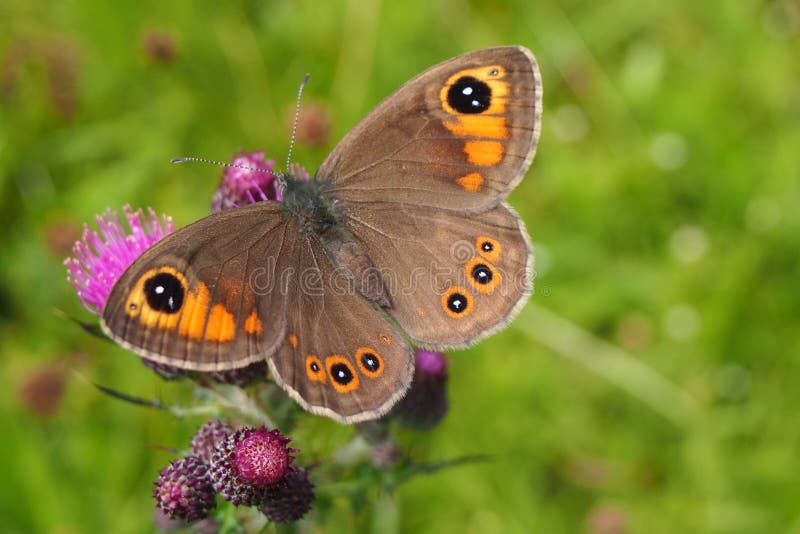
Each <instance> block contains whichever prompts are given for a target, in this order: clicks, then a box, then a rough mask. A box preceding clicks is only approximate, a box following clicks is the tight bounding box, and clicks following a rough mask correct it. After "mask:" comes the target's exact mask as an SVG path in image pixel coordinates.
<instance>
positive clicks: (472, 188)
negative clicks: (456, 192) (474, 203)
mask: <svg viewBox="0 0 800 534" xmlns="http://www.w3.org/2000/svg"><path fill="white" fill-rule="evenodd" d="M456 183H457V184H458V185H460V186H461V187H463V188H464V190H465V191H469V192H470V193H477V192H478V191H480V189H481V186H482V185H483V176H482V175H481V173H479V172H471V173H469V174H467V175H464V176H462V177H461V178H457V179H456Z"/></svg>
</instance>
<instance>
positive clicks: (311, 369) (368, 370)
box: [306, 347, 383, 393]
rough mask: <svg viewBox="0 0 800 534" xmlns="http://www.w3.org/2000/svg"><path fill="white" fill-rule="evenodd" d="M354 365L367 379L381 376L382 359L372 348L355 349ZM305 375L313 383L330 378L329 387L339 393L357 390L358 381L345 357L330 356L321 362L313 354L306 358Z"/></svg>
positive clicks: (323, 381)
mask: <svg viewBox="0 0 800 534" xmlns="http://www.w3.org/2000/svg"><path fill="white" fill-rule="evenodd" d="M355 360H356V364H357V365H358V369H359V370H360V371H361V373H362V374H363V375H364V376H366V377H367V378H378V377H379V376H381V375H382V374H383V358H382V357H381V355H380V354H379V353H378V351H376V350H375V349H373V348H372V347H359V348H358V349H356V357H355ZM306 373H307V374H308V378H310V379H311V380H313V381H315V382H321V383H325V382H327V380H328V376H330V377H331V385H332V386H333V388H334V389H335V390H336V391H338V392H339V393H349V392H351V391H355V390H357V389H358V387H359V385H360V380H359V377H358V373H357V372H356V369H355V367H354V366H353V364H352V363H351V362H350V360H349V359H347V358H346V357H345V356H342V355H341V354H331V355H330V356H328V357H326V358H325V365H323V364H322V360H320V359H319V357H318V356H316V355H314V354H309V355H308V356H306Z"/></svg>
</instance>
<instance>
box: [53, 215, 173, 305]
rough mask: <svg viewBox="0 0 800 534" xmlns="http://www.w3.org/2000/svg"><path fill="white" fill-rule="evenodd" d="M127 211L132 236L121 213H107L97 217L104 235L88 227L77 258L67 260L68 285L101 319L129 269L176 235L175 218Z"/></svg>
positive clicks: (74, 250) (78, 245) (74, 249)
mask: <svg viewBox="0 0 800 534" xmlns="http://www.w3.org/2000/svg"><path fill="white" fill-rule="evenodd" d="M123 211H124V213H125V217H126V218H127V220H128V227H129V228H130V233H127V231H126V228H125V226H124V225H123V223H122V221H121V220H120V217H119V214H118V213H116V212H113V211H111V210H110V209H109V210H106V212H105V214H103V215H98V216H97V217H96V220H97V226H98V228H99V230H100V233H98V232H95V231H94V230H91V229H90V228H89V225H87V224H84V227H83V237H82V238H81V240H80V241H77V242H76V243H75V245H74V246H73V247H72V253H73V254H74V255H75V257H73V258H67V259H66V260H64V265H66V267H67V281H68V282H69V283H70V285H71V286H72V287H73V289H75V291H76V292H77V293H78V298H79V299H80V300H81V303H82V304H83V307H84V308H86V309H87V310H88V311H89V312H90V313H92V314H94V315H97V316H99V315H100V314H101V313H102V312H103V307H104V306H105V303H106V299H107V298H108V295H109V293H111V288H112V287H113V286H114V284H115V283H116V281H117V280H118V279H119V277H120V276H121V275H122V273H123V272H125V269H127V268H128V266H129V265H130V264H131V263H133V262H134V260H136V258H138V257H139V256H140V255H141V254H142V252H144V251H145V250H146V249H147V248H148V247H150V246H151V245H153V243H155V242H157V241H158V240H160V239H161V238H163V237H164V236H165V235H168V234H171V233H172V232H174V231H175V225H174V224H173V222H172V218H171V217H168V216H166V215H164V216H162V217H161V218H160V219H159V217H158V216H157V215H156V213H155V212H154V211H153V210H152V209H150V208H148V210H147V214H146V215H145V213H144V211H143V210H141V209H138V210H134V209H133V208H131V207H130V206H125V207H124V208H123Z"/></svg>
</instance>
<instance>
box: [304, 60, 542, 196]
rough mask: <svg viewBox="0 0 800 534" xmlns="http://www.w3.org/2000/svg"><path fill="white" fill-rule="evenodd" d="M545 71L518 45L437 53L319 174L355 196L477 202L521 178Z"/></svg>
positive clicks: (335, 190)
mask: <svg viewBox="0 0 800 534" xmlns="http://www.w3.org/2000/svg"><path fill="white" fill-rule="evenodd" d="M540 118H541V81H540V77H539V71H538V67H537V65H536V61H535V60H534V58H533V56H532V55H531V53H530V52H529V51H528V50H527V49H525V48H522V47H500V48H490V49H486V50H479V51H476V52H472V53H469V54H464V55H462V56H459V57H456V58H454V59H451V60H449V61H446V62H444V63H441V64H439V65H437V66H435V67H432V68H431V69H429V70H427V71H425V72H424V73H422V74H420V75H419V76H417V77H416V78H414V79H412V80H411V81H410V82H408V83H407V84H405V85H404V86H403V87H401V88H400V89H399V90H398V91H397V92H395V93H394V94H392V95H391V96H389V97H388V98H387V99H386V100H385V101H383V102H382V103H381V104H379V105H378V106H377V107H376V108H375V109H374V110H373V111H372V112H370V113H369V115H367V116H366V118H364V119H363V120H362V121H361V122H360V123H359V124H358V125H356V127H355V128H353V130H351V131H350V133H349V134H347V136H345V138H344V139H343V140H342V141H341V142H340V143H339V145H338V146H337V147H336V148H335V149H334V151H333V152H332V153H331V155H330V156H329V157H328V158H327V159H326V160H325V162H324V163H323V164H322V166H321V167H320V169H319V171H318V173H317V176H319V177H321V178H324V179H327V180H330V181H331V186H330V189H329V193H330V194H331V195H332V196H334V197H335V198H338V199H340V200H342V201H349V202H352V203H356V202H358V203H369V202H394V203H404V204H414V205H425V206H431V207H436V208H452V209H460V210H469V211H473V210H480V209H485V208H487V207H490V206H492V205H494V204H496V203H497V202H499V200H500V199H501V198H503V197H505V195H506V194H507V193H508V192H509V191H510V190H511V189H512V188H513V187H514V186H515V185H516V184H517V183H518V182H519V180H521V179H522V176H523V175H524V173H525V171H526V170H527V168H528V166H529V164H530V161H531V159H532V158H533V154H534V151H535V148H536V143H537V139H538V137H539V128H540V126H539V124H540Z"/></svg>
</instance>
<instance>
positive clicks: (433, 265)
mask: <svg viewBox="0 0 800 534" xmlns="http://www.w3.org/2000/svg"><path fill="white" fill-rule="evenodd" d="M345 226H347V227H348V228H349V229H350V230H351V231H352V233H353V235H355V236H356V238H357V239H359V240H361V241H362V242H364V243H367V244H368V248H369V250H370V252H371V255H372V259H373V261H374V262H375V265H376V266H377V268H378V270H379V271H380V272H381V273H382V275H383V278H384V280H385V282H386V284H387V286H388V287H389V288H391V289H390V293H391V294H392V306H391V308H389V309H388V310H387V311H388V312H389V314H390V315H391V316H392V317H393V318H394V319H395V320H396V321H397V323H398V324H399V325H400V326H401V327H402V328H403V330H404V331H405V332H406V334H407V335H408V336H409V337H410V338H411V339H412V340H413V341H414V342H415V343H417V344H419V345H423V346H426V347H430V348H438V349H445V348H452V347H462V346H465V345H469V344H471V343H474V342H476V341H478V340H480V339H482V338H484V337H486V336H488V335H490V334H491V333H492V332H494V331H496V330H498V329H500V328H502V327H503V326H505V325H506V324H508V323H509V322H510V321H511V319H512V318H513V316H514V315H516V312H517V311H519V309H520V308H521V307H522V305H523V304H524V303H525V301H526V300H527V298H528V296H529V295H530V293H531V290H532V287H533V252H532V248H531V243H530V238H529V237H528V234H527V232H526V231H525V227H524V225H523V223H522V221H521V220H520V218H519V217H518V216H517V214H516V213H514V211H513V210H512V209H511V207H510V206H508V205H507V204H505V203H501V204H499V205H497V206H495V207H494V208H491V209H489V210H487V211H484V212H481V213H472V214H464V213H460V212H456V211H448V210H436V209H432V208H428V207H425V206H409V205H392V204H382V205H380V206H374V207H373V208H372V209H370V210H358V211H356V210H352V211H351V212H350V213H349V214H348V221H347V222H346V223H345Z"/></svg>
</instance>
